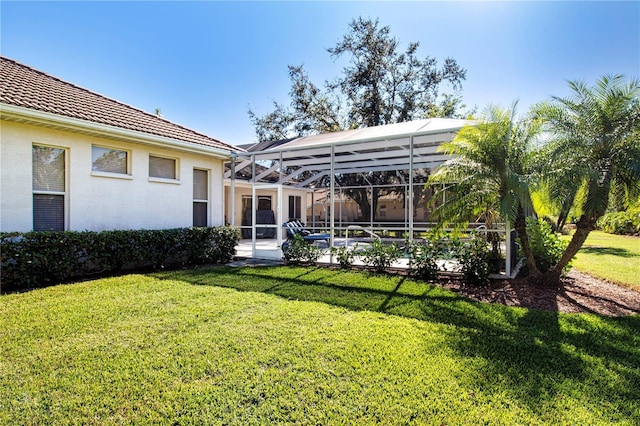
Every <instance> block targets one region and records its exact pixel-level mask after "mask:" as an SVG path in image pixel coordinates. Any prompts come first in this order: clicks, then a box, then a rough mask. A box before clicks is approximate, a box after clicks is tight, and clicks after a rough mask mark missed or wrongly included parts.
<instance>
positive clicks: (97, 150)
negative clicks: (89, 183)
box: [91, 145, 130, 175]
mask: <svg viewBox="0 0 640 426" xmlns="http://www.w3.org/2000/svg"><path fill="white" fill-rule="evenodd" d="M91 171H93V172H101V173H117V174H122V175H128V174H130V172H129V153H128V152H127V151H123V150H120V149H113V148H107V147H103V146H96V145H93V146H92V147H91Z"/></svg>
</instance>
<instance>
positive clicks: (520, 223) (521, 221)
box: [513, 206, 540, 282]
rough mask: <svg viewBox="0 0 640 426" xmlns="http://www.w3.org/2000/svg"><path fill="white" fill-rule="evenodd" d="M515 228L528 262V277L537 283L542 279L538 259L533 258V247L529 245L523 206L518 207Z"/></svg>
mask: <svg viewBox="0 0 640 426" xmlns="http://www.w3.org/2000/svg"><path fill="white" fill-rule="evenodd" d="M513 226H514V228H515V230H516V231H518V236H519V237H520V243H521V244H522V252H523V253H524V256H525V259H526V261H527V267H528V268H529V275H528V276H527V279H528V280H530V281H531V282H534V281H537V280H538V279H539V278H540V270H539V269H538V265H536V259H535V258H534V257H533V253H532V252H531V246H530V245H529V236H528V235H527V222H526V220H525V217H524V211H523V210H522V206H519V207H518V214H517V215H516V219H515V223H514V225H513Z"/></svg>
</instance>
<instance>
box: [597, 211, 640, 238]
mask: <svg viewBox="0 0 640 426" xmlns="http://www.w3.org/2000/svg"><path fill="white" fill-rule="evenodd" d="M598 227H599V228H600V229H602V230H603V231H604V232H606V233H609V234H619V235H634V234H638V233H640V207H635V208H630V209H629V210H627V211H625V212H611V213H607V214H605V215H604V216H602V217H601V218H600V219H598Z"/></svg>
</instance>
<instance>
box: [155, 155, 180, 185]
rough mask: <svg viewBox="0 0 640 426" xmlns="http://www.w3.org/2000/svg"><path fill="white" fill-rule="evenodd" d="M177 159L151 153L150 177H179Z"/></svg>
mask: <svg viewBox="0 0 640 426" xmlns="http://www.w3.org/2000/svg"><path fill="white" fill-rule="evenodd" d="M177 163H178V162H177V161H176V159H175V158H166V157H157V156H155V155H149V177H152V178H160V179H173V180H176V179H178V173H177V167H176V166H177Z"/></svg>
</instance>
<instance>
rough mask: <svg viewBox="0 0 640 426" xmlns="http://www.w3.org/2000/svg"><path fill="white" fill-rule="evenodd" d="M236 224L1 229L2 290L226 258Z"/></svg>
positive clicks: (230, 253)
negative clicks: (120, 228)
mask: <svg viewBox="0 0 640 426" xmlns="http://www.w3.org/2000/svg"><path fill="white" fill-rule="evenodd" d="M238 239H239V234H238V231H237V229H235V228H230V227H215V228H177V229H163V230H127V231H102V232H91V231H84V232H76V231H65V232H28V233H0V262H1V268H2V269H1V271H0V283H1V284H2V290H3V291H9V290H19V289H25V288H34V287H42V286H46V285H50V284H55V283H60V282H64V281H69V280H75V279H80V278H84V277H90V276H95V275H110V274H117V273H120V272H122V271H125V270H135V269H142V268H153V269H162V268H165V267H169V266H182V265H193V264H202V263H225V262H228V261H230V260H231V258H232V257H233V255H234V254H235V246H236V244H237V243H238Z"/></svg>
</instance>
